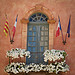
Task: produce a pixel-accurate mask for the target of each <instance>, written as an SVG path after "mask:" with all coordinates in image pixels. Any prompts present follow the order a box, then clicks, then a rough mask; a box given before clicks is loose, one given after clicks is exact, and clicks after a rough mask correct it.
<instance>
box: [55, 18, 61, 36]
mask: <svg viewBox="0 0 75 75" xmlns="http://www.w3.org/2000/svg"><path fill="white" fill-rule="evenodd" d="M60 30H61V24H60V18H59V21H58V26H57V30H56V37H57V36H59V35H60Z"/></svg>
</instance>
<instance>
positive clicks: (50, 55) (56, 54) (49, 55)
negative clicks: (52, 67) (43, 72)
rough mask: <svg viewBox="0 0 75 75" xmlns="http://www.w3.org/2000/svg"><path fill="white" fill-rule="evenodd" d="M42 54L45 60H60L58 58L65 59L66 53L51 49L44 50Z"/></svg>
mask: <svg viewBox="0 0 75 75" xmlns="http://www.w3.org/2000/svg"><path fill="white" fill-rule="evenodd" d="M43 55H44V61H45V62H47V61H48V60H49V61H53V62H54V61H56V60H60V59H63V60H65V56H66V55H67V54H66V52H65V51H63V50H55V49H52V50H46V51H45V52H44V54H43Z"/></svg>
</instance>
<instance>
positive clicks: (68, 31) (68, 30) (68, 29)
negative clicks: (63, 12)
mask: <svg viewBox="0 0 75 75" xmlns="http://www.w3.org/2000/svg"><path fill="white" fill-rule="evenodd" d="M70 19H71V16H70V18H69V24H68V28H67V33H68V37H70Z"/></svg>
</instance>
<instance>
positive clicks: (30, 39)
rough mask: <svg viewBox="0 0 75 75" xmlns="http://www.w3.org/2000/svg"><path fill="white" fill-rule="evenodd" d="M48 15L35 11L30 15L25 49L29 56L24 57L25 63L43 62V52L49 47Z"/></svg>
mask: <svg viewBox="0 0 75 75" xmlns="http://www.w3.org/2000/svg"><path fill="white" fill-rule="evenodd" d="M47 19H48V17H47V16H46V15H44V14H43V13H35V14H33V15H31V16H30V18H29V24H28V28H27V50H28V51H30V53H31V57H30V58H26V64H30V63H36V64H39V63H42V64H46V63H45V62H44V56H43V53H44V51H45V50H47V49H49V24H48V23H47Z"/></svg>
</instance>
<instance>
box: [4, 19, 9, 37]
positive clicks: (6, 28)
mask: <svg viewBox="0 0 75 75" xmlns="http://www.w3.org/2000/svg"><path fill="white" fill-rule="evenodd" d="M8 31H9V26H8V20H7V19H6V22H5V26H4V33H5V35H6V36H7V34H8Z"/></svg>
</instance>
